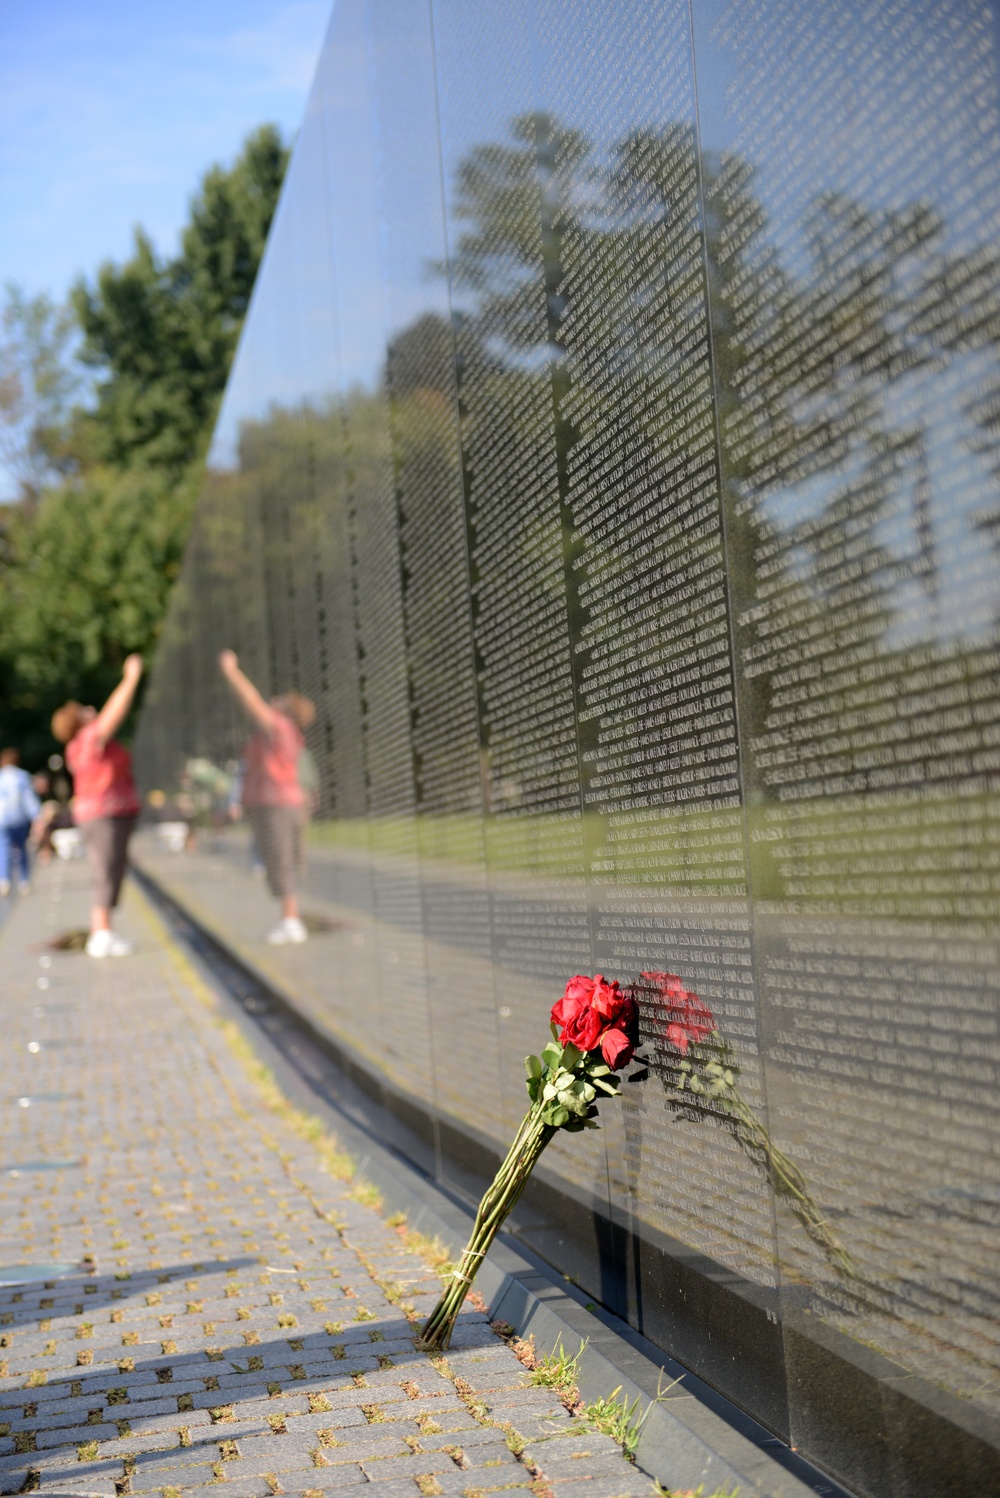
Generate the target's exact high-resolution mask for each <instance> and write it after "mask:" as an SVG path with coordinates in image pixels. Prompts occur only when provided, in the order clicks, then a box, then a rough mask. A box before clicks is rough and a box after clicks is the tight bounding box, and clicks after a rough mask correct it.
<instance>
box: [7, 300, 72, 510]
mask: <svg viewBox="0 0 1000 1498" xmlns="http://www.w3.org/2000/svg"><path fill="white" fill-rule="evenodd" d="M73 334H74V321H73V317H72V313H71V312H70V309H69V308H68V307H60V306H57V305H56V303H54V302H53V301H52V300H51V298H49V297H47V296H45V295H44V294H43V295H40V296H34V297H29V296H26V295H25V293H24V291H22V290H21V288H20V287H19V286H16V285H14V284H13V283H12V282H11V283H8V285H7V286H6V287H5V289H4V298H3V305H2V307H0V462H2V463H3V465H4V467H5V468H6V470H7V473H8V475H9V476H10V478H11V479H13V481H14V483H15V484H16V485H17V490H18V494H17V498H18V499H19V500H20V501H21V503H22V504H23V505H25V506H27V507H29V508H30V506H32V505H33V504H35V503H37V500H38V497H39V495H40V494H41V492H42V489H43V488H44V486H45V484H46V483H47V482H51V481H52V479H53V478H54V477H57V476H58V475H59V474H60V473H62V472H65V471H67V470H68V469H69V468H70V467H72V455H71V452H70V448H69V443H68V423H69V408H70V404H71V401H72V398H73V396H74V394H75V393H76V391H77V389H78V387H79V383H80V381H79V373H78V371H77V370H76V369H75V368H74V366H73V363H72V361H71V359H70V358H69V357H68V354H69V350H70V345H71V343H72V339H73Z"/></svg>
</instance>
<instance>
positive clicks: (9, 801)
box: [0, 749, 41, 898]
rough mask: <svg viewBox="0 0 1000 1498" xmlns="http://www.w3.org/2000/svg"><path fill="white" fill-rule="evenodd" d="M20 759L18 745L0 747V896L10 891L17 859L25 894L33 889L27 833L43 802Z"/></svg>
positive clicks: (19, 875)
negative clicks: (6, 747) (10, 747)
mask: <svg viewBox="0 0 1000 1498" xmlns="http://www.w3.org/2000/svg"><path fill="white" fill-rule="evenodd" d="M20 761H21V756H20V755H19V754H18V752H17V750H16V749H0V898H3V897H4V896H6V895H9V894H10V886H11V879H12V877H13V873H14V863H15V862H16V863H17V865H18V870H19V873H18V886H17V887H18V889H19V890H20V891H21V893H22V894H23V895H26V894H27V893H28V892H29V890H30V889H31V876H30V873H29V869H28V837H29V834H30V832H31V824H32V823H33V822H34V820H35V818H36V817H37V816H38V813H39V811H40V810H41V803H40V801H39V799H38V797H37V796H36V795H35V791H34V787H33V786H32V784H31V776H30V775H29V774H28V772H27V770H22V769H21V763H20Z"/></svg>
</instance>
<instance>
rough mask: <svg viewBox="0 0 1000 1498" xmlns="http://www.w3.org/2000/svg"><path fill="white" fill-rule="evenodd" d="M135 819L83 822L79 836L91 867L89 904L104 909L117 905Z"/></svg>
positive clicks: (123, 818)
mask: <svg viewBox="0 0 1000 1498" xmlns="http://www.w3.org/2000/svg"><path fill="white" fill-rule="evenodd" d="M134 826H135V817H96V818H95V819H94V821H93V822H84V823H83V824H82V825H81V827H80V835H81V837H82V838H83V842H84V846H85V848H86V849H87V861H88V863H89V864H90V903H91V905H100V906H101V907H102V908H103V909H104V910H113V909H114V907H115V906H116V905H117V904H118V892H119V890H120V889H121V887H122V879H123V878H124V877H125V866H126V864H127V862H128V856H127V855H128V840H129V838H130V837H131V836H132V829H133V828H134Z"/></svg>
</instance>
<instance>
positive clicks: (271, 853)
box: [246, 806, 302, 900]
mask: <svg viewBox="0 0 1000 1498" xmlns="http://www.w3.org/2000/svg"><path fill="white" fill-rule="evenodd" d="M246 814H247V818H248V820H249V822H250V826H251V827H252V828H253V836H254V842H255V843H256V844H257V851H258V853H259V854H260V856H261V858H262V859H263V860H264V868H265V870H266V871H267V887H268V889H269V890H270V891H271V893H272V895H274V897H275V899H277V900H285V899H287V898H288V896H289V895H294V893H295V886H296V883H297V875H298V871H299V867H300V865H301V861H302V851H301V850H302V809H301V807H298V806H248V807H246Z"/></svg>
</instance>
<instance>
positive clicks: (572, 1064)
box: [562, 1040, 583, 1071]
mask: <svg viewBox="0 0 1000 1498" xmlns="http://www.w3.org/2000/svg"><path fill="white" fill-rule="evenodd" d="M582 1060H583V1052H582V1051H581V1050H580V1049H579V1047H578V1046H575V1045H574V1044H573V1042H572V1041H571V1040H567V1042H566V1044H565V1045H564V1046H563V1052H562V1065H563V1066H564V1067H565V1068H566V1070H567V1071H573V1070H574V1069H575V1068H576V1067H577V1066H579V1064H580V1062H581V1061H582Z"/></svg>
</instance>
